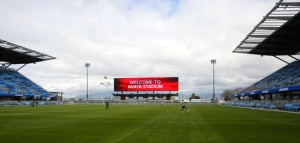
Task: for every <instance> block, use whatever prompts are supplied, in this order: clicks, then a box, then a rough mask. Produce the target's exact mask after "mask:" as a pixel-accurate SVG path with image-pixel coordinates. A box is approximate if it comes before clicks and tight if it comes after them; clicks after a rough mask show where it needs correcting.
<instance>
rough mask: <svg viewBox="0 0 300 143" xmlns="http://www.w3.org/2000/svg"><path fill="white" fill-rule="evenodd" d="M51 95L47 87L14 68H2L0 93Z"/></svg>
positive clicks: (0, 71)
mask: <svg viewBox="0 0 300 143" xmlns="http://www.w3.org/2000/svg"><path fill="white" fill-rule="evenodd" d="M5 94H8V95H9V94H12V95H16V94H20V95H24V96H34V95H39V96H49V95H50V93H49V92H47V91H46V90H45V89H43V88H42V87H40V86H39V85H37V84H36V83H34V82H33V81H31V80H29V79H28V78H26V77H25V76H23V75H22V74H20V73H19V72H17V71H13V70H6V69H3V68H0V95H5Z"/></svg>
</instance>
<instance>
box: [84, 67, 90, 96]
mask: <svg viewBox="0 0 300 143" xmlns="http://www.w3.org/2000/svg"><path fill="white" fill-rule="evenodd" d="M90 65H91V64H90V63H85V67H86V100H88V97H89V67H90Z"/></svg>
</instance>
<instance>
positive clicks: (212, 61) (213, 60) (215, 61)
mask: <svg viewBox="0 0 300 143" xmlns="http://www.w3.org/2000/svg"><path fill="white" fill-rule="evenodd" d="M210 62H211V64H213V100H215V64H216V63H217V60H216V59H212V60H210Z"/></svg>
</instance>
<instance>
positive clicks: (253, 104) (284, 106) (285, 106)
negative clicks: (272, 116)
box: [224, 101, 300, 112]
mask: <svg viewBox="0 0 300 143" xmlns="http://www.w3.org/2000/svg"><path fill="white" fill-rule="evenodd" d="M224 105H227V106H238V107H248V108H260V109H270V110H285V111H292V112H299V110H300V103H281V104H276V103H272V102H265V103H262V102H259V101H230V102H226V103H225V104H224Z"/></svg>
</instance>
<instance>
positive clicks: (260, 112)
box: [0, 0, 300, 143]
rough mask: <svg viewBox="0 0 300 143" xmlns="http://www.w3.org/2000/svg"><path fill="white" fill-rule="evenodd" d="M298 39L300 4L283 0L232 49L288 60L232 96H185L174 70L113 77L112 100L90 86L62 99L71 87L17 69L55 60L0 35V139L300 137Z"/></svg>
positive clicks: (106, 141)
mask: <svg viewBox="0 0 300 143" xmlns="http://www.w3.org/2000/svg"><path fill="white" fill-rule="evenodd" d="M241 38H243V37H241ZM299 38H300V2H299V1H284V0H280V1H279V2H278V3H276V4H275V6H274V7H273V8H272V9H271V10H270V11H269V12H268V13H267V14H266V15H265V16H264V17H263V19H262V20H261V21H260V22H259V23H258V24H257V25H255V27H254V29H253V30H252V31H251V32H250V33H249V34H247V35H246V37H245V38H244V39H243V40H242V42H241V43H240V44H239V45H237V47H236V48H235V49H234V47H233V49H234V50H233V53H232V54H245V55H253V56H254V57H255V56H257V57H273V58H276V59H278V60H280V61H282V62H284V63H285V64H286V65H285V66H283V67H282V68H280V69H278V70H276V71H274V72H273V73H271V74H270V75H268V76H266V77H264V78H262V79H261V80H259V81H256V82H255V83H254V84H252V85H248V87H246V88H241V89H239V90H235V91H234V92H231V93H230V99H229V100H223V99H221V98H219V99H215V97H214V96H215V93H214V92H215V91H213V98H212V99H209V100H205V99H199V98H194V97H190V98H182V96H180V95H179V94H180V87H179V85H180V84H179V82H181V81H180V77H175V76H164V77H130V76H128V77H116V78H114V79H113V80H114V84H113V87H114V89H113V90H111V95H110V96H112V98H105V99H96V98H94V99H93V98H91V97H90V96H89V88H88V87H87V88H86V91H87V93H86V96H85V95H84V96H85V97H84V98H80V99H78V100H77V99H76V100H74V99H70V98H64V97H63V94H64V92H66V91H47V90H46V89H45V88H43V87H42V86H40V84H39V83H38V81H37V82H34V81H33V80H31V79H29V78H28V77H27V75H24V74H22V73H21V72H20V71H21V70H22V69H23V68H24V67H26V66H28V65H30V64H39V65H41V64H47V63H46V61H51V60H57V59H58V58H55V57H53V56H50V55H47V54H44V53H41V52H38V51H36V50H32V49H34V48H32V49H29V48H27V47H24V46H21V45H19V44H18V43H16V44H14V43H15V42H13V41H6V40H1V39H0V64H1V66H0V128H1V130H0V142H1V143H15V142H21V143H23V142H24V143H25V142H26V143H27V142H30V143H40V142H43V143H48V142H49V143H66V142H67V143H69V142H70V143H73V142H79V143H141V142H145V143H146V142H149V143H162V142H166V143H168V142H171V143H177V142H178V143H182V142H186V143H202V142H203V143H207V142H211V143H253V142H255V143H277V142H278V143H289V142H291V143H296V142H300V138H299V136H298V134H299V133H300V122H299V121H300V61H299V59H298V58H297V57H298V55H299V54H300V42H299ZM284 57H288V58H290V59H293V60H292V61H288V60H285V58H284ZM214 64H215V63H214ZM16 66H17V67H18V68H15V67H16ZM85 66H86V68H87V70H88V67H89V66H90V65H89V64H85ZM257 70H260V69H257ZM87 77H88V75H87ZM104 78H105V79H107V77H106V76H105V77H104ZM213 82H215V81H213ZM86 84H87V85H88V84H89V83H88V78H87V81H86ZM101 84H102V83H101ZM234 86H235V87H237V86H238V85H234ZM213 90H215V88H214V87H213Z"/></svg>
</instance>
